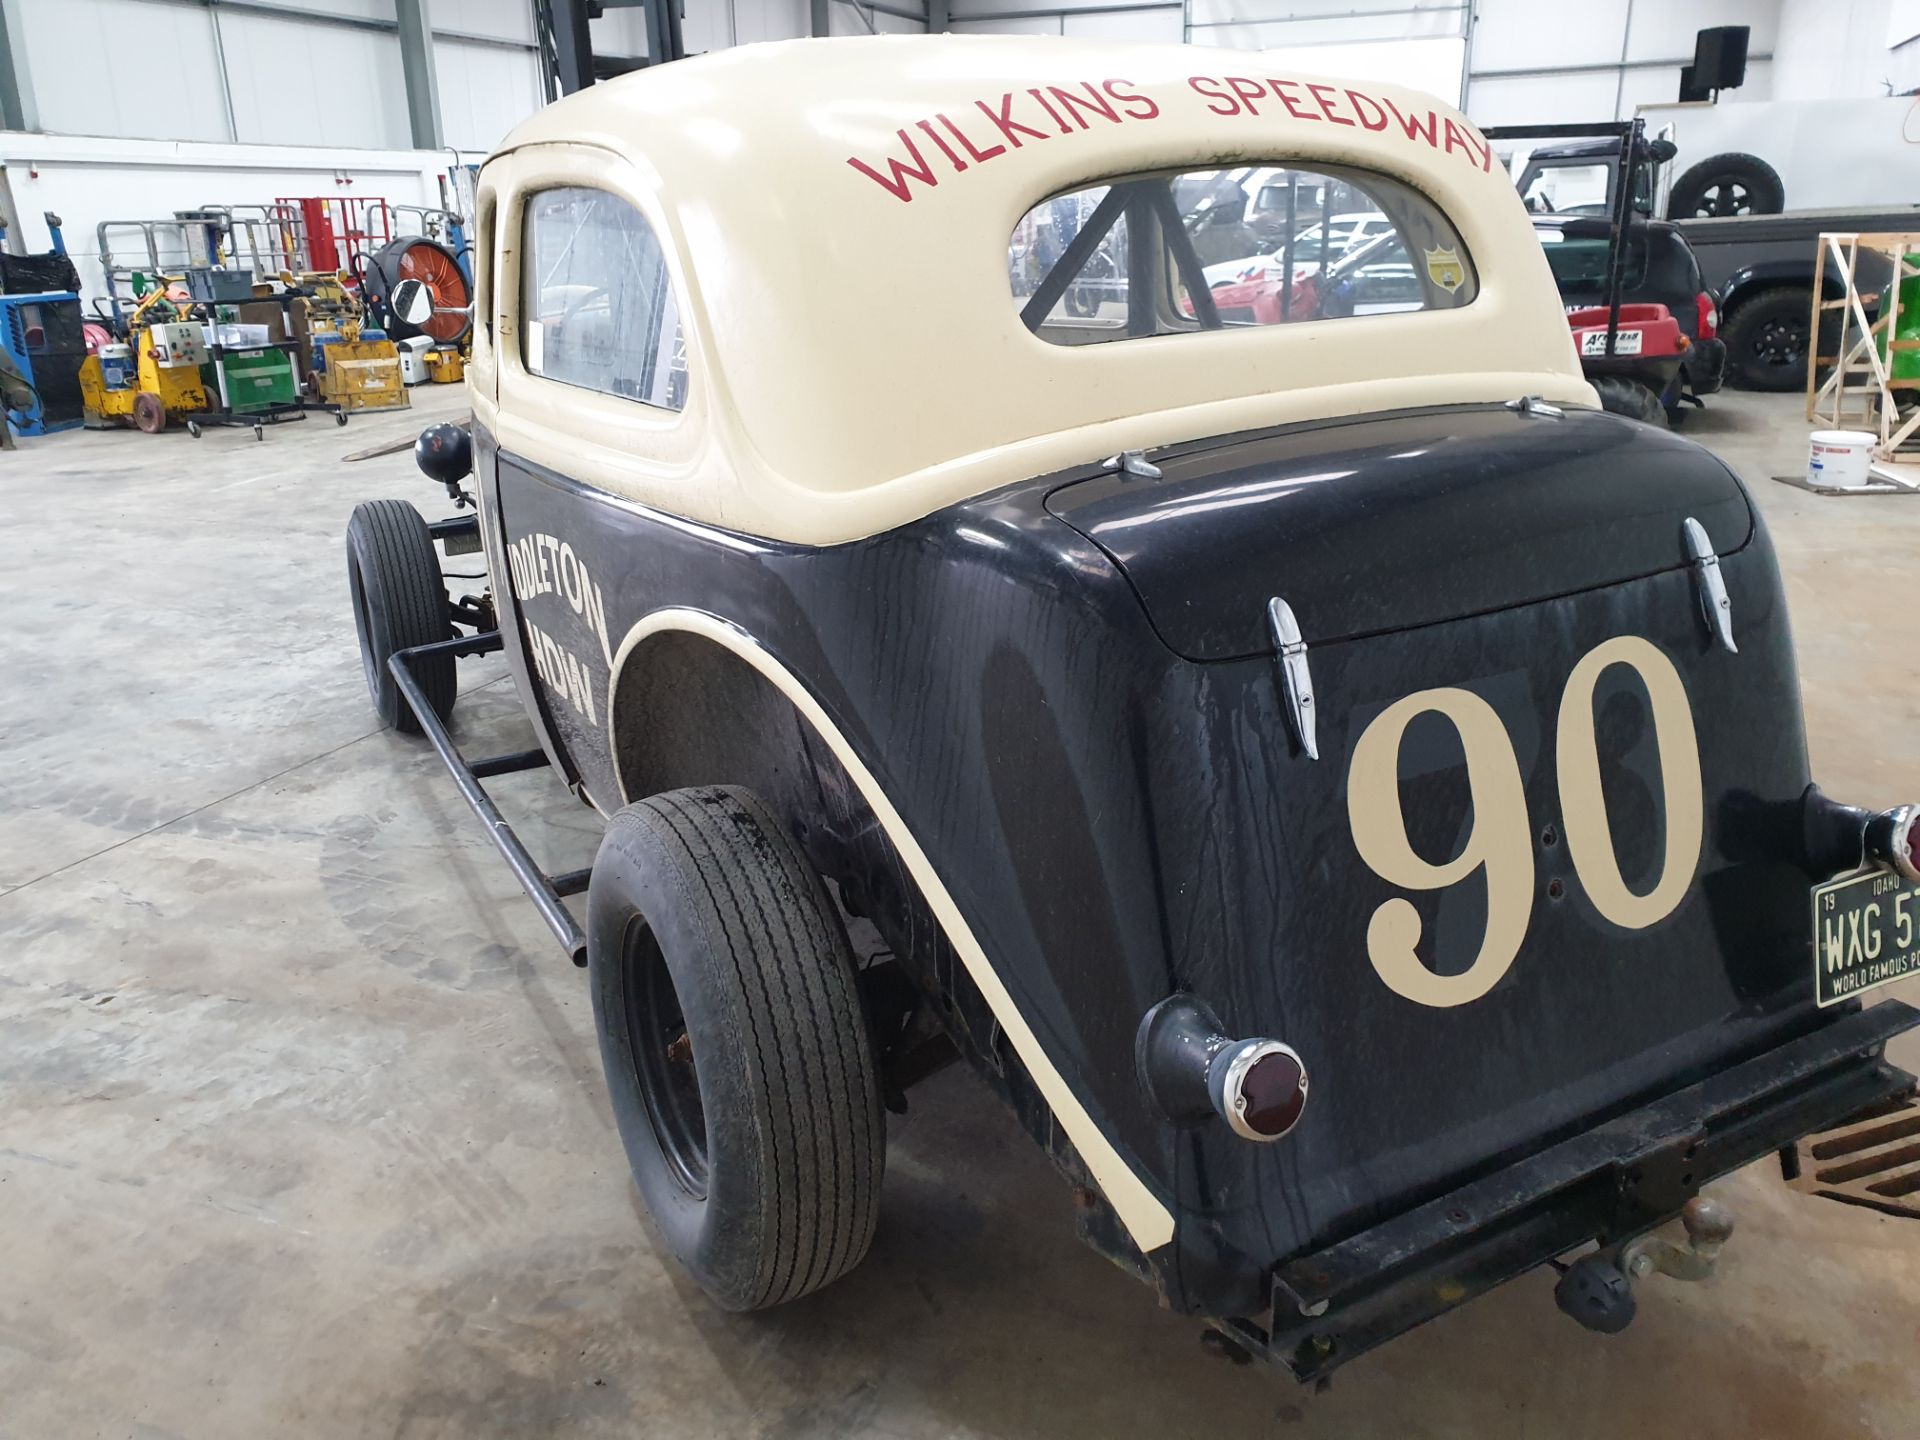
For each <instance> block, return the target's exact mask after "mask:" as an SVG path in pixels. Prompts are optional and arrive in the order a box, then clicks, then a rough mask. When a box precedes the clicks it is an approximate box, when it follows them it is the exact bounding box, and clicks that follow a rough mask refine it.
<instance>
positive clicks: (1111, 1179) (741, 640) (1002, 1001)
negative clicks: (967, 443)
mask: <svg viewBox="0 0 1920 1440" xmlns="http://www.w3.org/2000/svg"><path fill="white" fill-rule="evenodd" d="M670 631H682V632H686V633H690V634H693V635H698V636H700V637H702V638H703V639H706V640H709V641H711V642H713V643H714V644H716V645H719V646H721V647H722V648H724V649H726V650H729V651H731V652H732V653H733V654H734V655H736V656H737V657H739V658H740V659H741V660H744V661H745V662H746V663H747V664H748V665H750V666H752V667H753V669H754V670H755V671H757V672H758V673H759V674H760V676H761V677H762V678H763V679H765V680H766V681H768V682H769V683H770V684H772V685H773V686H774V687H775V688H776V689H777V690H779V691H780V693H781V694H782V695H784V696H785V697H786V698H787V700H788V702H789V703H791V704H792V706H793V708H794V710H795V711H796V712H797V713H798V714H799V715H800V716H801V718H802V719H804V720H805V721H806V722H807V724H808V725H809V726H810V727H811V728H812V730H813V731H814V733H815V734H816V735H818V736H819V738H820V739H821V740H822V741H823V742H825V744H826V745H827V747H828V748H829V749H830V750H831V751H832V752H833V754H834V757H835V758H836V759H837V760H838V761H839V762H840V764H841V766H842V767H843V768H844V769H845V771H846V773H847V776H848V778H849V779H850V780H852V782H853V784H854V786H855V787H856V788H857V789H858V790H859V791H860V794H861V797H862V798H863V799H864V800H865V801H866V802H867V804H868V806H869V807H871V809H872V811H873V814H874V817H875V819H876V820H877V821H878V822H879V824H880V827H881V828H882V829H883V830H884V831H885V832H886V834H887V838H888V839H889V840H890V841H892V842H893V845H894V847H895V849H896V850H898V851H899V854H900V858H901V861H902V862H903V863H904V864H905V865H906V867H907V870H908V872H909V873H910V874H911V875H912V876H913V879H914V882H915V883H916V884H917V885H918V886H919V887H920V891H921V894H922V895H923V896H924V897H925V899H926V901H927V904H928V906H929V907H930V908H931V909H932V911H933V914H934V917H935V919H936V920H938V922H939V924H940V928H941V929H942V931H944V932H945V934H946V936H947V940H948V942H949V943H950V944H951V945H952V946H953V948H954V951H955V952H956V953H957V954H958V955H959V957H960V960H961V963H962V964H964V965H965V966H966V969H967V974H968V975H969V977H971V979H972V980H973V983H974V984H975V985H976V986H978V987H979V990H980V993H981V995H982V996H984V997H985V999H986V1001H987V1004H988V1005H989V1007H991V1009H992V1010H993V1014H994V1018H995V1019H996V1020H997V1021H998V1022H999V1024H1000V1028H1001V1030H1002V1031H1003V1032H1004V1033H1005V1035H1006V1037H1007V1040H1008V1042H1009V1043H1010V1044H1011V1045H1012V1046H1013V1049H1014V1053H1015V1054H1016V1055H1018V1056H1019V1057H1020V1062H1021V1064H1023V1065H1024V1066H1026V1068H1027V1073H1028V1074H1029V1075H1030V1076H1031V1077H1032V1078H1033V1082H1034V1084H1035V1085H1036V1086H1037V1087H1038V1088H1039V1090H1040V1093H1041V1095H1042V1097H1044V1099H1045V1100H1046V1102H1047V1105H1048V1107H1049V1108H1050V1109H1051V1110H1052V1112H1053V1115H1054V1118H1055V1119H1056V1120H1057V1121H1058V1122H1059V1124H1060V1128H1061V1129H1062V1130H1063V1131H1065V1132H1066V1135H1067V1138H1068V1139H1070V1140H1071V1141H1072V1142H1073V1146H1074V1148H1075V1149H1076V1150H1077V1151H1078V1152H1079V1154H1080V1158H1081V1159H1082V1160H1083V1161H1084V1162H1085V1163H1086V1166H1087V1169H1088V1171H1089V1172H1090V1173H1091V1174H1092V1176H1093V1178H1094V1181H1095V1183H1096V1184H1098V1185H1099V1187H1100V1190H1101V1193H1102V1194H1103V1195H1104V1196H1105V1197H1106V1200H1107V1203H1108V1204H1109V1205H1111V1206H1112V1207H1113V1210H1114V1213H1115V1214H1116V1215H1118V1216H1119V1218H1120V1222H1121V1223H1122V1224H1123V1225H1124V1226H1125V1227H1126V1229H1127V1233H1128V1235H1129V1236H1131V1237H1132V1240H1133V1243H1134V1244H1135V1245H1136V1246H1137V1247H1138V1248H1139V1249H1140V1251H1141V1253H1142V1254H1148V1253H1150V1252H1152V1251H1155V1250H1158V1249H1160V1248H1162V1247H1163V1246H1165V1245H1167V1244H1168V1243H1169V1242H1171V1241H1172V1239H1173V1230H1174V1224H1173V1214H1172V1212H1171V1211H1170V1210H1168V1208H1167V1207H1166V1205H1165V1204H1164V1203H1163V1202H1162V1201H1161V1200H1160V1198H1159V1197H1158V1196H1157V1195H1155V1194H1154V1192H1153V1190H1152V1189H1151V1188H1149V1187H1148V1185H1147V1184H1146V1182H1145V1181H1144V1180H1143V1179H1142V1178H1141V1177H1140V1176H1139V1175H1138V1174H1137V1173H1136V1172H1135V1171H1134V1169H1133V1168H1132V1167H1131V1166H1130V1165H1128V1164H1127V1162H1126V1161H1125V1160H1124V1159H1123V1158H1121V1156H1120V1154H1119V1152H1118V1151H1117V1150H1115V1149H1114V1147H1113V1145H1112V1143H1111V1142H1110V1141H1108V1139H1107V1137H1106V1136H1105V1135H1104V1134H1103V1133H1102V1132H1101V1130H1100V1127H1099V1126H1098V1125H1096V1124H1095V1123H1094V1120H1093V1117H1092V1116H1091V1115H1089V1114H1088V1113H1087V1111H1086V1108H1085V1107H1084V1106H1083V1105H1081V1103H1080V1101H1079V1099H1078V1098H1077V1097H1076V1096H1075V1095H1074V1093H1073V1089H1072V1087H1071V1086H1069V1085H1068V1084H1067V1082H1066V1079H1065V1078H1064V1077H1063V1076H1062V1075H1061V1074H1060V1072H1059V1070H1058V1069H1056V1068H1055V1067H1054V1064H1053V1061H1052V1060H1051V1059H1050V1058H1049V1057H1048V1055H1047V1053H1046V1050H1045V1049H1044V1048H1043V1047H1042V1046H1041V1044H1040V1041H1039V1039H1038V1037H1037V1036H1035V1035H1034V1033H1033V1029H1032V1027H1031V1026H1029V1025H1028V1023H1027V1021H1026V1019H1025V1018H1024V1017H1023V1016H1022V1015H1021V1014H1020V1010H1019V1007H1018V1006H1017V1005H1016V1004H1015V1003H1014V1000H1013V996H1012V995H1011V994H1009V993H1008V991H1007V987H1006V986H1005V985H1004V984H1003V983H1002V982H1001V980H1000V977H999V974H998V973H997V972H996V971H995V969H994V967H993V962H992V961H991V960H989V959H988V958H987V953H986V951H985V949H983V948H982V946H981V945H980V942H979V941H978V939H976V938H975V936H974V934H973V931H972V929H971V927H969V926H968V924H967V922H966V918H965V917H964V916H963V915H961V913H960V908H959V906H957V905H956V904H955V903H954V901H953V897H952V895H951V894H950V893H949V892H948V890H947V888H946V886H945V885H944V884H943V883H942V882H941V879H940V875H939V872H938V871H936V870H935V869H934V866H933V862H932V861H930V860H929V859H928V858H927V854H926V851H925V850H924V849H923V848H922V847H921V845H920V843H919V841H918V840H916V839H915V838H914V835H913V832H912V831H911V830H910V829H909V828H908V827H907V824H906V822H905V821H904V820H903V819H902V818H901V816H900V812H899V810H898V809H896V808H895V806H894V804H893V802H892V801H891V800H890V799H889V798H888V797H887V794H886V791H885V790H884V789H883V788H882V787H881V785H880V782H879V781H878V780H877V779H876V778H875V777H874V774H873V772H872V771H871V770H870V769H869V768H868V767H867V765H866V763H865V761H863V760H862V759H861V757H860V755H859V753H858V752H857V751H856V750H855V749H854V747H853V745H852V743H851V742H850V741H849V740H848V739H847V737H846V735H845V734H843V733H842V732H841V730H840V727H839V726H837V725H836V724H834V722H833V719H832V717H831V716H829V715H828V714H827V712H826V710H825V708H824V707H823V706H822V705H821V704H820V702H819V700H818V699H817V698H816V697H815V696H814V695H813V694H812V692H810V691H809V690H808V689H807V687H806V686H805V685H803V684H802V683H801V682H800V679H799V678H798V677H797V676H796V675H794V673H793V672H792V671H791V670H789V669H788V668H787V667H786V666H785V665H783V664H782V663H781V662H780V661H779V660H778V659H777V658H776V657H775V656H773V655H772V654H771V653H770V652H769V651H767V649H766V648H765V647H763V646H762V645H761V644H760V643H759V642H758V641H756V640H755V639H754V638H753V637H752V636H751V635H749V634H748V633H747V632H746V631H745V630H743V629H741V628H740V627H739V626H738V625H735V624H733V623H732V622H731V621H729V620H726V619H724V618H722V617H720V616H718V615H714V614H710V613H709V612H707V611H704V610H695V609H687V608H680V607H672V606H669V607H665V608H662V609H658V610H655V611H652V612H651V613H650V614H648V615H646V616H644V617H643V618H641V619H640V620H639V621H638V622H636V623H635V624H634V625H633V627H632V628H631V629H629V630H628V631H627V633H626V635H625V636H624V637H623V638H622V639H621V641H620V645H619V648H618V649H617V650H616V651H615V652H614V657H613V671H612V675H611V678H610V679H609V681H608V685H607V701H606V716H607V743H608V747H609V750H610V751H611V750H614V749H615V748H616V745H615V740H614V736H615V733H616V726H617V725H618V714H619V712H618V708H617V707H618V696H619V693H620V676H621V673H622V672H623V671H624V669H625V668H626V665H627V662H628V660H629V659H630V658H631V657H632V656H633V654H634V653H635V652H636V651H637V650H638V649H639V647H640V646H641V645H642V644H644V643H645V642H646V641H647V639H648V638H649V637H651V636H655V635H659V634H662V633H665V632H670ZM620 790H621V793H620V801H621V803H622V804H623V805H624V804H626V803H628V802H629V801H631V800H632V799H634V798H635V797H633V796H630V795H628V794H627V793H626V781H625V777H624V775H622V776H621V778H620Z"/></svg>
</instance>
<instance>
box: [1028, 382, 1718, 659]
mask: <svg viewBox="0 0 1920 1440" xmlns="http://www.w3.org/2000/svg"><path fill="white" fill-rule="evenodd" d="M1152 458H1153V462H1154V464H1155V465H1157V466H1158V467H1159V468H1160V471H1161V475H1160V478H1158V479H1147V478H1142V477H1135V476H1128V475H1125V474H1124V473H1122V474H1112V473H1107V472H1104V471H1102V472H1096V473H1094V474H1091V475H1088V476H1084V477H1081V478H1078V479H1074V480H1071V481H1069V482H1068V483H1067V484H1065V485H1062V486H1061V487H1059V488H1058V489H1056V490H1054V491H1053V492H1052V493H1051V494H1050V495H1049V496H1048V497H1047V508H1048V510H1049V511H1050V512H1051V513H1052V514H1053V515H1054V516H1055V517H1057V518H1058V519H1060V520H1063V521H1065V522H1066V523H1067V524H1068V525H1071V526H1072V527H1073V528H1074V529H1075V530H1077V531H1079V532H1080V533H1081V534H1082V535H1084V536H1086V537H1087V539H1089V540H1090V541H1092V542H1093V543H1094V544H1096V545H1098V546H1099V547H1100V548H1101V549H1102V550H1104V551H1105V552H1106V553H1107V555H1108V556H1110V557H1111V558H1112V560H1113V562H1114V563H1115V564H1116V565H1117V566H1118V567H1119V568H1120V570H1121V571H1122V573H1124V574H1125V575H1126V577H1127V579H1128V581H1129V582H1130V583H1131V584H1132V585H1133V587H1134V589H1135V591H1136V592H1138V594H1139V596H1140V600H1141V603H1142V604H1143V605H1144V606H1145V607H1146V610H1147V614H1148V616H1149V617H1150V618H1151V620H1152V622H1153V625H1154V628H1155V630H1156V631H1158V633H1159V635H1160V637H1161V639H1162V640H1164V641H1165V642H1166V644H1167V645H1168V646H1169V647H1170V648H1171V649H1173V650H1174V651H1175V652H1177V653H1178V654H1180V655H1182V656H1184V657H1186V658H1187V659H1190V660H1228V659H1236V658H1241V657H1245V656H1249V655H1254V654H1259V653H1263V652H1266V651H1270V650H1271V649H1272V640H1271V638H1270V637H1269V636H1268V634H1267V630H1266V615H1265V611H1266V603H1267V600H1268V599H1269V598H1270V597H1272V596H1275V595H1278V596H1280V597H1282V598H1283V599H1285V600H1286V602H1287V603H1288V604H1289V605H1290V606H1291V607H1292V609H1293V611H1294V614H1295V616H1296V617H1297V618H1298V620H1299V624H1300V629H1301V635H1302V638H1303V639H1304V640H1305V641H1306V642H1307V643H1308V644H1309V645H1319V644H1329V643H1332V642H1335V641H1340V640H1348V639H1356V638H1360V637H1363V636H1367V635H1374V634H1381V633H1386V632H1391V631H1397V630H1405V629H1410V628H1413V627H1415V626H1423V625H1434V624H1439V623H1442V622H1445V621H1448V620H1457V619H1461V618H1463V617H1466V616H1470V615H1481V614H1488V613H1491V612H1494V611H1499V610H1506V609H1510V608H1512V607H1514V606H1519V605H1529V604H1537V603H1540V602H1543V601H1547V600H1553V599H1557V598H1559V597H1561V596H1565V595H1570V594H1575V593H1578V592H1580V591H1584V590H1594V589H1599V588H1601V587H1603V586H1608V585H1614V584H1618V583H1620V582H1622V581H1626V580H1633V579H1640V578H1644V577H1646V576H1651V575H1656V574H1660V573H1662V572H1664V571H1668V570H1676V569H1680V568H1682V567H1683V566H1685V565H1686V564H1687V563H1688V555H1687V552H1686V550H1685V548H1684V544H1683V541H1682V536H1681V526H1682V523H1683V522H1684V521H1685V520H1686V519H1687V518H1689V517H1691V518H1692V519H1695V520H1698V521H1699V522H1700V523H1701V525H1703V526H1704V527H1705V528H1706V531H1707V535H1708V537H1709V539H1710V540H1711V542H1712V544H1713V547H1714V550H1715V552H1716V553H1717V554H1721V555H1727V554H1731V553H1733V552H1735V551H1738V550H1739V549H1741V548H1742V547H1743V546H1745V545H1746V543H1747V541H1748V539H1749V538H1750V537H1751V536H1752V534H1753V516H1752V513H1751V511H1750V510H1749V508H1748V505H1747V500H1746V497H1745V495H1744V494H1743V493H1742V491H1741V489H1740V486H1739V483H1738V481H1736V480H1735V478H1734V476H1733V474H1732V472H1731V471H1730V470H1728V468H1727V467H1726V466H1725V465H1724V464H1722V463H1721V462H1720V461H1719V460H1718V459H1716V458H1715V457H1714V456H1713V455H1711V454H1709V453H1708V452H1707V451H1705V450H1703V449H1701V448H1700V447H1699V446H1697V445H1692V444H1689V443H1688V442H1686V441H1684V440H1681V439H1679V438H1677V437H1675V436H1671V435H1667V434H1663V433H1661V432H1659V431H1656V430H1653V429H1650V428H1649V427H1647V426H1644V425H1641V424H1639V423H1637V422H1634V421H1630V420H1626V419H1623V418H1621V417H1619V416H1616V415H1609V414H1606V413H1604V412H1601V411H1589V410H1568V411H1566V413H1565V414H1564V415H1562V416H1560V417H1559V418H1550V417H1545V416H1541V415H1538V414H1522V413H1520V412H1518V411H1515V410H1512V409H1509V408H1507V407H1506V406H1501V405H1491V406H1472V407H1456V408H1448V409H1436V410H1421V411H1406V412H1401V413H1398V414H1394V415H1387V416H1367V417H1360V418H1356V419H1352V420H1342V421H1328V422H1323V423H1318V424H1312V425H1305V426H1290V427H1286V428H1282V429H1277V430H1271V431H1264V432H1257V433H1254V434H1249V435H1240V436H1233V437H1229V438H1226V439H1222V440H1212V441H1204V442H1199V443H1196V444H1192V445H1184V446H1173V447H1169V448H1168V449H1167V450H1164V451H1156V452H1155V453H1154V455H1153V457H1152Z"/></svg>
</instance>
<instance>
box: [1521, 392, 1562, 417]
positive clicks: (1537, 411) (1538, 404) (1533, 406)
mask: <svg viewBox="0 0 1920 1440" xmlns="http://www.w3.org/2000/svg"><path fill="white" fill-rule="evenodd" d="M1507 409H1509V410H1511V411H1513V412H1514V413H1515V414H1518V415H1532V416H1534V417H1535V418H1537V419H1540V420H1559V419H1561V418H1562V417H1564V416H1565V415H1566V413H1567V412H1566V411H1565V410H1563V409H1561V408H1560V407H1559V406H1558V405H1553V404H1549V403H1548V402H1547V401H1545V400H1542V399H1541V398H1540V397H1539V396H1538V395H1522V396H1521V397H1520V398H1519V399H1518V400H1509V401H1507Z"/></svg>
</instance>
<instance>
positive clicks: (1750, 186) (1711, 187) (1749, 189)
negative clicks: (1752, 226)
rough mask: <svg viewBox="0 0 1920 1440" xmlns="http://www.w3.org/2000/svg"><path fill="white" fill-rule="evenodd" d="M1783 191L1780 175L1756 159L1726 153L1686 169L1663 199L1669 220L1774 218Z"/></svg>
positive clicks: (1782, 203)
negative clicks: (1718, 217) (1725, 217)
mask: <svg viewBox="0 0 1920 1440" xmlns="http://www.w3.org/2000/svg"><path fill="white" fill-rule="evenodd" d="M1786 202H1787V187H1786V186H1785V185H1784V184H1782V183H1781V180H1780V172H1779V171H1778V170H1775V169H1774V168H1773V167H1772V166H1771V165H1769V164H1768V163H1767V162H1766V161H1764V160H1762V159H1761V158H1760V157H1759V156H1758V155H1743V154H1741V153H1739V152H1738V151H1729V152H1728V153H1727V154H1724V155H1710V156H1708V157H1707V158H1706V159H1705V160H1702V161H1701V162H1700V163H1699V164H1698V165H1692V166H1689V167H1688V168H1687V170H1686V172H1685V173H1684V174H1682V175H1681V177H1680V178H1679V179H1678V180H1676V181H1674V182H1673V190H1672V192H1671V193H1670V194H1669V195H1668V197H1667V218H1668V219H1669V220H1693V219H1699V218H1703V217H1709V216H1720V215H1778V214H1779V213H1780V212H1781V210H1782V209H1784V208H1785V207H1786Z"/></svg>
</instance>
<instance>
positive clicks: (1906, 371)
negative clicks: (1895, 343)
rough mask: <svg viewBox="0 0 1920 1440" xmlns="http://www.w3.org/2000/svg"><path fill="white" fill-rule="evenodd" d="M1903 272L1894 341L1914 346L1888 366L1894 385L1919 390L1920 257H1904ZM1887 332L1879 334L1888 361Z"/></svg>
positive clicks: (1897, 352)
mask: <svg viewBox="0 0 1920 1440" xmlns="http://www.w3.org/2000/svg"><path fill="white" fill-rule="evenodd" d="M1900 258H1901V264H1900V265H1899V266H1898V267H1897V268H1898V269H1899V271H1900V281H1899V295H1900V313H1899V315H1897V316H1896V317H1895V319H1894V326H1893V327H1892V328H1893V330H1894V334H1893V338H1894V339H1895V340H1899V341H1906V342H1910V343H1912V346H1913V348H1911V349H1909V348H1907V347H1906V346H1905V345H1903V346H1902V347H1901V348H1900V349H1898V350H1894V351H1893V353H1892V360H1891V363H1889V364H1888V366H1887V378H1888V379H1889V380H1890V381H1891V382H1892V383H1893V384H1895V385H1908V386H1912V387H1914V388H1917V389H1920V273H1915V272H1916V271H1920V255H1903V256H1901V257H1900ZM1887 334H1888V332H1887V331H1885V330H1883V331H1881V332H1880V337H1879V346H1880V358H1881V359H1882V360H1885V359H1887V353H1888V349H1889V346H1888V344H1887Z"/></svg>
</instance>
